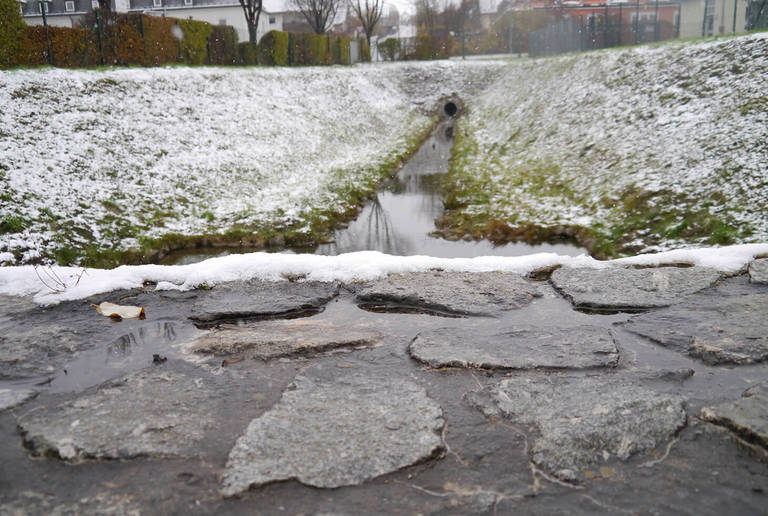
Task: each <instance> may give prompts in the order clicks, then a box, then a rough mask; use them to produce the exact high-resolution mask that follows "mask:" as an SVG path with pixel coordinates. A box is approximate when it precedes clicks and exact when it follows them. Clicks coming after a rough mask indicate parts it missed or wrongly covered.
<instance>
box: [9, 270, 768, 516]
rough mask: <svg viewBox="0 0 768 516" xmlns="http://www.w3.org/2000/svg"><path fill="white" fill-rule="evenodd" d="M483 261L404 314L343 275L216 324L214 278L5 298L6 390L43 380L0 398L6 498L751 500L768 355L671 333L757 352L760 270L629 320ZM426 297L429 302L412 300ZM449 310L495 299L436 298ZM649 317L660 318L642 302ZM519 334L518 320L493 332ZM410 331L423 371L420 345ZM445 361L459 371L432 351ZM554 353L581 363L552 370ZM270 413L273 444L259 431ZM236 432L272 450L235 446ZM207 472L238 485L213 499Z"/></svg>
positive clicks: (578, 504)
mask: <svg viewBox="0 0 768 516" xmlns="http://www.w3.org/2000/svg"><path fill="white" fill-rule="evenodd" d="M428 277H432V278H434V285H431V286H430V280H429V279H428ZM444 277H450V278H449V279H447V280H446V281H445V282H444V281H443V278H444ZM457 277H461V281H457V280H456V279H455V278H457ZM489 278H490V279H487V280H486V281H479V282H477V283H474V284H473V283H472V282H473V281H474V280H473V275H452V274H449V273H440V272H437V271H436V272H433V273H431V275H430V274H427V275H425V277H424V278H420V281H422V282H423V286H424V293H423V295H422V294H419V293H418V290H417V288H416V287H417V286H418V288H421V286H419V285H422V283H418V284H417V283H414V282H410V283H409V282H408V281H406V280H403V284H404V285H405V286H406V287H408V286H413V289H412V290H413V292H416V294H415V296H416V297H417V298H421V299H420V300H417V303H418V305H417V306H416V307H411V308H413V309H410V310H409V309H406V310H403V312H405V313H398V310H397V308H398V303H397V302H391V303H387V302H381V303H380V304H381V305H382V306H384V308H386V309H387V311H380V312H376V311H369V310H361V309H360V308H359V307H358V306H357V305H358V303H360V301H359V299H358V297H357V295H358V294H359V293H361V292H363V291H364V289H366V288H369V287H371V285H373V283H368V284H359V283H352V284H348V285H344V287H343V288H341V289H340V290H339V293H338V296H337V297H335V298H334V299H333V300H332V302H330V303H327V304H324V305H323V304H320V305H319V308H314V309H307V310H309V312H312V311H313V310H321V311H322V313H321V314H317V315H315V316H313V317H305V318H296V319H289V320H280V321H276V320H259V319H269V318H281V317H291V316H294V315H299V314H297V313H296V312H295V311H290V306H294V307H296V306H299V307H300V308H299V309H300V310H303V308H301V306H302V305H301V303H296V304H293V303H292V304H289V305H288V306H289V312H280V313H276V312H269V306H270V304H269V303H268V302H267V301H265V303H264V306H267V307H268V309H267V311H266V312H263V313H260V315H259V314H257V315H255V316H246V317H252V318H253V319H255V320H250V321H244V322H238V326H234V325H231V324H223V323H224V321H219V320H213V321H211V326H215V328H216V329H215V330H210V331H202V330H200V329H199V326H200V323H196V322H195V321H194V320H191V319H190V315H191V314H192V312H193V310H192V309H193V307H194V305H195V304H197V305H198V307H202V306H204V305H205V300H206V299H208V298H209V297H210V296H213V295H214V294H215V292H216V288H214V289H213V290H211V291H206V290H203V289H199V290H194V291H189V292H172V291H167V292H166V291H164V292H154V291H153V290H152V288H151V286H150V287H147V288H144V289H134V290H124V291H117V292H113V293H109V294H108V295H104V296H95V297H94V298H92V299H88V300H83V301H80V302H69V303H62V304H61V305H56V306H52V307H35V306H32V305H31V304H30V303H27V304H26V305H25V304H24V303H23V300H22V302H20V303H19V302H17V301H16V300H10V301H8V302H7V303H5V304H4V300H1V299H0V326H2V330H4V331H0V335H3V336H5V335H6V334H17V335H27V336H28V340H27V344H28V345H29V346H32V348H31V352H29V349H30V348H25V347H24V346H21V345H19V346H18V347H17V348H16V349H17V350H18V351H19V352H25V353H27V354H26V355H24V358H22V359H21V360H20V361H15V362H13V361H7V362H6V363H5V366H3V367H5V369H4V371H6V372H7V377H4V378H0V390H9V391H13V392H14V393H20V392H21V391H27V392H34V393H36V396H35V397H34V398H31V399H28V400H27V401H25V402H24V404H23V405H19V406H17V407H16V408H13V409H8V410H0V437H1V438H0V464H3V465H4V467H1V468H0V513H3V514H4V513H5V512H10V511H15V512H21V513H27V514H43V513H44V514H70V513H77V514H79V513H85V514H88V513H89V511H90V512H92V513H98V514H110V513H115V514H131V513H132V512H134V511H141V513H142V514H144V513H147V514H155V513H162V514H177V513H187V512H189V513H195V514H212V515H213V514H216V515H229V514H250V513H254V512H256V513H258V512H265V513H271V512H281V513H285V514H324V513H327V514H339V513H347V514H393V513H394V514H424V515H429V514H441V515H443V514H462V515H463V514H468V513H475V514H491V513H494V512H495V513H496V514H513V513H515V514H559V513H565V512H567V513H569V514H585V515H586V514H594V513H595V512H602V513H611V514H619V513H623V512H637V511H638V508H642V511H644V512H648V513H660V514H671V513H675V514H677V513H694V512H695V513H696V514H713V515H714V514H724V513H739V514H742V513H743V514H759V513H762V512H765V509H764V508H765V493H766V486H768V448H766V447H765V445H764V444H759V443H760V442H761V441H760V439H763V437H761V436H764V435H765V432H764V430H761V428H764V427H762V426H760V425H762V424H763V422H762V421H763V420H762V419H761V418H762V416H763V415H764V414H765V413H766V412H768V410H766V409H765V408H764V406H763V403H764V402H763V401H761V400H764V396H765V390H764V387H760V388H759V389H758V388H755V386H756V385H758V384H764V383H765V381H766V380H765V379H766V378H767V377H768V361H763V362H759V361H755V362H754V363H751V364H749V365H747V366H744V367H720V366H717V364H718V363H719V360H721V359H722V357H719V356H718V361H715V362H707V361H702V360H700V359H699V358H698V357H697V356H695V355H694V356H691V355H689V346H688V344H687V343H689V342H692V341H693V336H695V337H696V339H697V342H698V343H699V344H700V343H701V339H702V338H703V337H705V336H708V335H709V336H711V337H712V338H721V339H723V340H724V339H725V338H726V337H730V338H731V340H733V341H734V342H738V341H739V339H741V337H743V339H741V340H742V342H741V343H740V344H739V346H746V348H745V349H748V350H753V351H757V349H758V346H762V345H763V343H764V341H763V340H761V338H762V337H763V335H765V334H768V331H766V328H765V324H766V323H764V322H763V321H762V320H761V319H768V318H766V317H764V315H763V314H765V310H766V308H765V306H767V305H768V303H767V302H766V301H767V300H766V299H765V296H768V284H763V283H756V282H753V281H750V277H749V275H748V274H747V273H746V272H745V273H744V274H742V275H739V276H734V277H725V278H723V279H721V280H720V281H717V282H716V284H715V285H714V286H713V287H712V288H708V289H705V290H704V291H702V292H698V293H695V294H691V295H689V296H687V297H686V298H684V299H683V300H682V301H681V302H680V303H677V304H675V305H673V306H672V307H668V308H659V309H656V310H654V311H653V312H650V313H646V314H642V315H637V316H633V315H631V314H628V313H625V312H621V311H618V312H616V313H611V314H602V313H594V312H591V311H577V310H574V309H573V306H572V304H571V303H570V302H569V301H568V300H566V299H565V298H564V297H563V296H562V295H561V293H559V292H557V291H556V290H555V288H554V287H553V286H552V285H551V284H550V283H549V282H548V281H533V280H531V281H530V282H528V281H525V280H520V279H519V278H517V280H514V279H513V280H512V282H511V283H514V282H515V281H521V282H522V283H521V285H522V287H523V288H522V289H521V291H522V292H524V293H525V292H528V293H527V294H525V295H523V296H521V297H520V299H519V302H518V301H516V300H517V299H518V298H517V297H515V294H509V295H508V294H504V293H503V292H501V291H502V290H503V288H506V287H505V286H506V285H508V284H511V283H506V280H505V278H506V275H500V274H491V275H490V276H489ZM465 281H469V283H466V282H465ZM446 284H447V285H449V288H443V285H446ZM278 285H279V287H280V289H283V290H282V291H283V294H284V295H283V294H281V293H280V292H278V291H277V290H279V289H277V290H274V291H270V290H269V288H270V287H269V286H267V287H265V289H266V290H264V292H265V295H267V294H269V295H272V294H274V295H272V297H273V298H274V299H276V300H278V301H280V300H281V299H286V298H290V297H291V296H294V295H296V293H297V292H298V291H297V290H296V285H297V284H295V283H289V282H281V283H278V284H277V285H274V284H273V286H274V287H275V288H277V286H278ZM499 286H501V287H503V288H501V287H499ZM217 288H218V287H217ZM258 288H259V287H258V286H257V285H256V284H253V283H251V284H249V285H245V284H244V285H242V289H238V288H231V289H229V290H228V292H230V293H232V303H233V305H235V304H237V306H241V305H242V296H243V295H244V294H242V292H245V291H247V292H248V293H249V294H248V295H251V294H252V292H251V290H253V289H257V290H258ZM531 288H532V289H533V291H529V290H528V289H531ZM406 290H407V289H406ZM220 292H221V291H220ZM483 292H485V293H486V294H483ZM500 292H501V293H500ZM538 292H540V293H541V296H540V297H535V296H536V295H537V294H538ZM518 293H519V292H518ZM427 294H429V295H427ZM220 295H222V296H223V298H227V297H228V296H229V294H220ZM257 297H258V296H257ZM319 297H321V298H322V297H323V296H319ZM317 298H318V296H314V297H313V295H312V294H311V293H309V294H308V295H306V296H304V299H317ZM454 298H455V299H456V300H458V301H459V302H456V303H454ZM436 299H439V300H440V301H441V302H443V305H441V308H442V309H434V308H433V309H432V310H430V309H424V306H425V305H426V306H434V301H435V300H436ZM510 299H512V301H513V302H512V303H510V302H509V300H510ZM102 301H109V302H114V303H118V304H121V303H122V304H131V305H136V306H143V307H145V308H146V312H147V319H146V320H144V321H138V320H124V321H122V322H119V323H118V322H113V321H110V320H109V319H108V318H105V317H102V316H99V315H98V314H97V313H96V312H95V310H94V309H93V308H92V307H91V306H90V303H96V304H98V303H100V302H102ZM221 301H222V304H226V302H227V299H222V300H221ZM428 301H429V302H432V303H433V304H432V305H429V303H428ZM310 306H318V305H310ZM513 306H514V307H516V308H511V307H513ZM390 307H394V309H392V310H389V308H390ZM478 307H479V309H478ZM405 308H409V307H408V306H406V307H405ZM463 308H467V309H469V310H471V311H473V313H475V312H477V313H483V314H486V315H492V316H493V317H452V318H451V317H448V318H446V317H435V316H434V315H446V314H448V315H467V314H462V313H458V312H450V311H448V310H450V309H463ZM393 312H394V313H393ZM244 313H250V312H249V311H247V310H246V311H245V312H244ZM665 314H666V315H670V314H677V316H675V317H672V316H671V315H670V316H669V317H668V318H664V319H652V318H651V316H661V315H665ZM736 314H739V315H738V316H737V315H736ZM230 315H231V313H230ZM303 315H306V313H305V314H303ZM630 320H633V321H644V322H646V323H647V325H646V326H647V328H648V333H649V334H651V332H653V334H663V335H666V333H664V332H665V331H667V330H670V331H677V332H679V334H676V335H677V337H678V338H679V339H680V342H681V344H680V345H679V346H678V347H675V346H672V345H668V346H667V347H665V346H660V345H658V344H657V343H655V342H653V341H652V340H651V339H649V338H647V337H646V336H642V335H639V334H637V333H633V332H631V331H627V330H628V329H630V328H632V327H637V326H639V324H638V322H631V323H628V321H630ZM617 325H618V326H617ZM203 326H205V324H203ZM590 328H591V329H590ZM512 329H516V330H519V331H521V332H522V333H523V334H525V337H524V338H523V337H521V336H520V335H521V334H518V335H516V336H515V337H514V338H511V337H509V341H510V344H508V345H506V346H504V345H502V344H503V340H504V339H503V338H502V337H501V336H503V335H504V334H505V332H506V333H508V332H509V331H510V330H512ZM582 330H584V331H582ZM704 330H706V332H705V331H704ZM230 331H231V332H232V333H231V335H229V332H230ZM527 332H530V333H527ZM590 332H594V339H592V338H590ZM57 334H63V335H68V336H69V337H68V338H67V339H61V340H59V341H57ZM201 335H206V336H208V337H212V336H214V335H217V336H219V337H222V336H227V335H229V336H228V337H226V338H221V339H219V340H217V339H210V340H208V341H207V342H206V343H205V345H201V342H204V341H205V339H200V340H199V341H197V345H200V353H189V349H190V347H191V346H190V342H193V341H195V339H197V338H198V337H200V336H201ZM686 335H687V336H688V337H689V338H688V339H687V340H686V338H685V336H686ZM243 336H246V337H247V338H245V339H241V338H240V337H243ZM415 336H419V338H418V339H416V342H413V346H412V348H413V351H414V355H411V354H410V353H409V346H410V344H411V342H412V341H413V339H414V337H415ZM533 336H535V337H536V339H534V338H533ZM737 336H738V338H737ZM481 337H482V338H481ZM486 337H488V338H487V340H486ZM497 337H498V338H500V339H501V340H500V341H499V342H496V341H495V340H493V339H495V338H497ZM577 337H578V339H577ZM610 337H612V338H613V339H614V341H615V345H613V344H614V342H610V341H609V340H607V339H609V338H610ZM574 341H576V342H577V344H571V345H569V346H566V345H565V343H566V342H574ZM14 342H15V341H14ZM489 343H493V346H490V344H489ZM604 344H605V348H603V345H604ZM337 345H338V346H340V347H339V348H336V347H334V346H337ZM326 346H330V347H326ZM707 346H708V348H707V350H708V351H707V353H705V356H706V357H710V356H715V355H714V354H713V353H712V352H711V348H712V342H711V341H707ZM717 346H719V347H723V349H724V350H726V351H728V352H736V348H731V347H726V345H725V344H723V343H718V344H717ZM559 347H561V348H562V349H559ZM323 349H326V351H325V352H319V351H320V350H323ZM616 349H618V350H619V351H620V359H619V360H618V363H616V364H615V366H614V363H615V359H616V357H617V354H616V352H615V350H616ZM203 350H204V352H205V353H212V354H214V355H217V354H221V355H224V356H226V357H228V358H229V357H233V356H236V357H239V356H246V357H254V358H264V360H242V361H232V360H229V361H228V362H227V367H220V364H221V363H222V362H221V359H218V360H201V359H200V358H201V353H203ZM417 350H418V351H419V352H420V353H422V356H421V358H422V359H424V360H431V359H435V360H436V362H434V366H435V367H424V364H423V363H421V362H419V360H417V359H414V356H415V355H416V353H415V351H417ZM576 350H578V352H576ZM603 351H604V352H605V353H604V354H603ZM680 351H682V353H681V352H680ZM738 352H740V353H743V354H749V353H747V352H743V351H738ZM430 354H432V355H433V356H430ZM155 355H157V365H152V364H153V362H155V358H154V357H155ZM277 356H282V357H284V358H276V357H277ZM285 357H287V358H285ZM755 357H758V355H757V354H756V355H755ZM272 358H275V359H272ZM755 360H756V359H755ZM452 361H455V362H453V365H456V364H467V365H469V366H470V368H467V367H464V366H460V367H443V365H444V364H451V363H452ZM491 364H492V366H491ZM557 364H567V366H565V367H575V366H576V365H578V364H580V365H582V366H583V367H585V368H590V369H589V370H578V371H577V370H569V371H552V370H546V368H547V367H559V366H558V365H557ZM595 364H598V365H597V366H595ZM601 364H605V365H607V366H608V367H603V366H602V365H601ZM713 364H714V365H713ZM475 365H481V366H482V365H484V366H491V367H489V368H488V369H486V370H483V371H478V370H476V369H472V368H471V367H475ZM509 365H512V366H517V365H522V366H524V367H533V369H528V370H514V371H512V370H510V369H509V368H508V367H507V366H509ZM497 366H501V367H497ZM35 371H37V373H34V372H35ZM31 374H36V375H35V376H30V375H31ZM502 385H503V386H504V387H503V388H502ZM749 388H752V390H750V391H749V393H748V394H750V396H746V397H741V394H742V393H743V392H744V391H745V390H746V389H749ZM761 389H762V390H761ZM470 391H477V392H476V393H475V394H468V395H466V396H465V393H468V392H470ZM19 395H21V396H26V394H19ZM478 406H479V407H481V408H482V409H483V410H478V408H477V407H478ZM703 407H704V408H706V409H707V410H705V411H704V412H702V408H703ZM422 409H423V410H422ZM683 410H687V411H688V417H687V423H684V422H685V421H686V417H685V414H684V412H683ZM430 414H431V415H430ZM706 414H712V418H713V419H711V422H710V421H708V420H706V417H705V415H706ZM280 416H283V417H284V418H285V419H279V417H280ZM694 416H695V417H694ZM289 418H290V419H289ZM251 423H253V424H254V425H256V426H255V430H253V431H251V430H249V426H250V425H251ZM681 425H682V426H681ZM267 431H273V432H274V434H273V435H274V436H275V439H273V440H271V441H269V440H266V439H260V436H261V437H264V436H265V435H266V432H267ZM737 436H738V438H735V437H737ZM238 440H240V441H241V442H242V443H244V444H243V446H246V447H247V448H248V449H250V450H251V451H255V452H256V453H262V452H263V453H265V454H267V456H266V457H267V458H266V459H265V460H261V459H260V460H255V461H253V462H251V461H250V460H249V459H250V458H256V457H257V455H256V454H254V455H253V457H249V456H248V455H247V454H246V453H245V452H244V451H242V452H236V451H233V446H234V445H235V443H236V442H238ZM238 453H239V455H238ZM230 454H231V455H232V457H233V458H232V461H230V466H231V468H232V469H231V470H230V472H229V473H226V475H225V472H226V471H227V470H226V469H225V466H226V465H227V463H228V458H230ZM625 458H626V460H624V459H625ZM109 459H118V460H109ZM73 463H77V464H73ZM273 466H274V467H273ZM235 468H236V469H235ZM227 475H231V476H227ZM223 476H227V478H229V479H230V480H231V482H232V485H233V486H236V489H234V488H233V491H234V492H236V494H234V495H233V496H227V497H223V496H222V493H223V490H224V488H225V484H223V483H222V478H223ZM342 480H343V481H344V482H343V483H344V485H342V486H340V487H335V488H332V489H325V488H319V487H318V486H326V485H328V486H330V485H336V484H338V483H340V482H341V481H342ZM251 484H253V487H251ZM13 513H14V512H11V514H13Z"/></svg>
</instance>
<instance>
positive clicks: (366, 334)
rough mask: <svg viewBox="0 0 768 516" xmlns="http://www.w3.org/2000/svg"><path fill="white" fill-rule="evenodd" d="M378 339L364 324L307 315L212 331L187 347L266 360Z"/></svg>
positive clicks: (346, 346)
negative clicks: (344, 322)
mask: <svg viewBox="0 0 768 516" xmlns="http://www.w3.org/2000/svg"><path fill="white" fill-rule="evenodd" d="M382 338H383V336H382V335H381V333H380V332H378V331H375V330H372V329H370V328H368V327H365V326H361V325H357V326H352V327H349V326H346V325H345V326H343V327H341V326H339V325H338V324H334V323H333V322H331V321H328V320H315V319H312V318H310V319H292V320H288V321H266V322H264V323H261V324H259V325H258V326H250V327H240V326H238V327H231V328H223V329H220V330H214V331H211V332H210V333H208V334H206V335H202V336H200V337H199V338H197V339H195V340H194V341H193V342H191V343H190V344H189V345H188V346H187V347H188V349H189V350H190V351H193V352H196V353H204V354H213V355H243V356H245V358H258V359H261V360H268V359H271V358H277V357H287V356H292V355H306V354H312V353H319V352H322V351H327V350H330V349H336V348H357V347H367V346H373V345H376V344H378V343H379V342H381V340H382Z"/></svg>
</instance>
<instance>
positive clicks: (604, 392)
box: [468, 374, 686, 481]
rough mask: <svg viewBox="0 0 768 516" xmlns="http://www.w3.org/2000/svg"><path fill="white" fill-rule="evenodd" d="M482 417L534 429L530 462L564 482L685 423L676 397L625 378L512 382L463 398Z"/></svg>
mask: <svg viewBox="0 0 768 516" xmlns="http://www.w3.org/2000/svg"><path fill="white" fill-rule="evenodd" d="M468 399H469V400H470V401H471V402H472V403H474V404H475V405H476V406H477V407H478V408H479V409H480V410H482V411H483V413H485V414H486V416H497V417H503V418H505V419H510V420H511V421H512V422H513V423H516V424H521V425H535V426H536V427H537V428H538V430H539V431H540V433H541V435H540V437H538V438H537V439H536V441H535V443H534V445H533V447H532V450H531V451H532V459H533V462H534V463H535V464H537V465H539V466H540V467H542V468H544V469H545V470H547V471H549V472H551V473H552V474H554V475H555V476H557V477H559V478H561V479H563V480H566V481H578V480H581V479H583V478H584V471H585V470H586V469H587V468H588V467H593V466H594V465H600V464H604V463H606V462H608V461H610V460H612V459H613V458H618V459H619V460H627V459H628V458H629V457H631V456H633V455H636V454H639V453H643V452H649V451H651V450H653V449H654V448H656V447H657V446H659V445H661V444H664V443H666V442H668V441H669V440H671V439H672V438H673V437H674V435H675V433H676V432H677V431H678V430H679V429H680V428H682V427H683V426H685V424H686V413H685V409H684V402H683V399H682V398H681V397H679V396H675V395H670V394H661V393H658V392H655V391H652V390H650V389H648V388H646V387H643V386H642V385H641V384H640V382H639V381H638V380H637V379H635V378H632V377H631V376H629V375H620V376H619V375H602V376H599V377H597V376H588V377H575V376H560V375H554V374H552V375H548V376H543V377H542V376H537V377H527V376H526V377H513V378H507V379H504V380H502V381H501V382H500V383H499V384H498V385H496V386H493V387H489V388H486V389H484V390H483V391H478V392H474V393H471V394H469V395H468Z"/></svg>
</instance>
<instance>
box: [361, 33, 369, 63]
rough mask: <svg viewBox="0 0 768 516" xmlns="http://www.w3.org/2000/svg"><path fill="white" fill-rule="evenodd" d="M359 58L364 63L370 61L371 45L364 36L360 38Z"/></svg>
mask: <svg viewBox="0 0 768 516" xmlns="http://www.w3.org/2000/svg"><path fill="white" fill-rule="evenodd" d="M360 59H361V60H362V61H364V62H366V63H370V62H371V47H370V45H368V42H367V41H366V40H365V39H364V38H361V39H360Z"/></svg>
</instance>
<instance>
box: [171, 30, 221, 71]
mask: <svg viewBox="0 0 768 516" xmlns="http://www.w3.org/2000/svg"><path fill="white" fill-rule="evenodd" d="M177 23H178V24H179V27H181V31H182V33H183V34H184V37H183V38H182V40H181V56H182V62H184V63H187V64H191V65H198V66H199V65H201V64H203V63H205V59H206V57H208V37H209V36H210V35H211V32H213V26H212V25H211V24H210V23H208V22H202V21H196V20H177Z"/></svg>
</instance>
